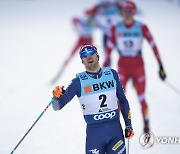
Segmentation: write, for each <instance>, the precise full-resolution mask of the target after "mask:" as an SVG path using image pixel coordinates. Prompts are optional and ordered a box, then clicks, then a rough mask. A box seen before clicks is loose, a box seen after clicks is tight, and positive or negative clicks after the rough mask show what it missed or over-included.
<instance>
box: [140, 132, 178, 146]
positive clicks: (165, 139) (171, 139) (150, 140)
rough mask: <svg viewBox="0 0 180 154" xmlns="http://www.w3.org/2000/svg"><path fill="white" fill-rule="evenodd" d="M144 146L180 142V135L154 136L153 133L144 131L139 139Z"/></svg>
mask: <svg viewBox="0 0 180 154" xmlns="http://www.w3.org/2000/svg"><path fill="white" fill-rule="evenodd" d="M139 142H140V144H141V146H142V147H143V148H149V147H151V146H153V144H154V143H156V144H180V137H179V136H158V137H154V135H153V133H151V132H149V133H144V134H142V135H141V136H140V140H139Z"/></svg>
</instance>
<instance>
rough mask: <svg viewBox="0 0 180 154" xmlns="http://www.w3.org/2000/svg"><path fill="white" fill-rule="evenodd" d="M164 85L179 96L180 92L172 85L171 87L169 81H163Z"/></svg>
mask: <svg viewBox="0 0 180 154" xmlns="http://www.w3.org/2000/svg"><path fill="white" fill-rule="evenodd" d="M165 83H166V85H167V86H168V87H170V88H171V89H172V90H173V91H175V92H176V93H177V94H178V95H180V90H179V89H177V88H176V87H175V86H174V85H172V84H171V83H170V82H169V81H165Z"/></svg>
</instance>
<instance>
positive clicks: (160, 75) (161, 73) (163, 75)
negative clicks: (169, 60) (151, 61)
mask: <svg viewBox="0 0 180 154" xmlns="http://www.w3.org/2000/svg"><path fill="white" fill-rule="evenodd" d="M159 77H160V78H161V80H163V81H164V80H165V79H166V73H165V72H164V69H163V66H162V65H161V64H160V65H159Z"/></svg>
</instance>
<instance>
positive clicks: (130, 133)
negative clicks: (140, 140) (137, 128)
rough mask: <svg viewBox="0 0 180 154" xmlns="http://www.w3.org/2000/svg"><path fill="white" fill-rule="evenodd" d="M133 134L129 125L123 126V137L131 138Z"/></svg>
mask: <svg viewBox="0 0 180 154" xmlns="http://www.w3.org/2000/svg"><path fill="white" fill-rule="evenodd" d="M133 136H134V131H133V129H132V127H131V126H127V127H126V128H125V137H126V138H128V139H131V138H132V137H133Z"/></svg>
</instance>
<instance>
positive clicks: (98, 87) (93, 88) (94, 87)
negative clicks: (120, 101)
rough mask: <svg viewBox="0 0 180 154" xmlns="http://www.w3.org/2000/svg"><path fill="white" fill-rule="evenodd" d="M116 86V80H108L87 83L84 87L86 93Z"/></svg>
mask: <svg viewBox="0 0 180 154" xmlns="http://www.w3.org/2000/svg"><path fill="white" fill-rule="evenodd" d="M113 87H115V86H114V81H113V80H112V81H106V82H100V83H97V84H93V85H92V86H91V85H87V86H85V87H84V92H85V93H89V92H92V91H98V90H104V89H109V88H113Z"/></svg>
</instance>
